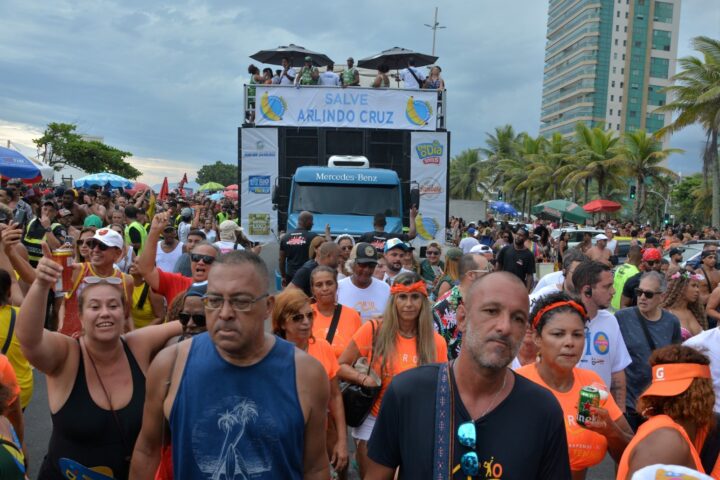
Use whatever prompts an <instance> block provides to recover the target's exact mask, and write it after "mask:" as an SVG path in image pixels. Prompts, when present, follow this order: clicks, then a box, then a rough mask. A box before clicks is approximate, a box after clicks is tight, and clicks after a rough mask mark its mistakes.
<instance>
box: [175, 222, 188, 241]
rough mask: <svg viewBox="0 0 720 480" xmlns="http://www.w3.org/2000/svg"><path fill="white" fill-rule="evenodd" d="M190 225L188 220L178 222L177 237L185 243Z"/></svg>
mask: <svg viewBox="0 0 720 480" xmlns="http://www.w3.org/2000/svg"><path fill="white" fill-rule="evenodd" d="M190 227H191V225H190V224H189V223H188V222H180V223H179V224H178V239H179V240H180V241H181V242H183V243H185V242H187V239H188V238H187V237H188V234H189V233H190Z"/></svg>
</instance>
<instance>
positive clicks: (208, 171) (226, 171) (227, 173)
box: [195, 162, 238, 185]
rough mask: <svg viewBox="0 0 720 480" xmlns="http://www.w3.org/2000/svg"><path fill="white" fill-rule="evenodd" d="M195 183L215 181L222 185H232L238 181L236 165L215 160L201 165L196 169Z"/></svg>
mask: <svg viewBox="0 0 720 480" xmlns="http://www.w3.org/2000/svg"><path fill="white" fill-rule="evenodd" d="M195 181H196V182H197V183H199V184H200V185H202V184H203V183H207V182H217V183H221V184H223V185H232V184H234V183H237V181H238V167H237V165H231V164H229V163H222V162H215V163H213V164H211V165H203V166H202V167H201V168H200V170H198V174H197V180H195Z"/></svg>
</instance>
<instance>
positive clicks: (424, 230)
mask: <svg viewBox="0 0 720 480" xmlns="http://www.w3.org/2000/svg"><path fill="white" fill-rule="evenodd" d="M448 154H449V152H448V134H447V132H412V133H411V134H410V178H411V179H412V180H413V181H416V182H417V183H418V186H419V187H420V208H419V211H418V215H417V217H416V218H415V228H416V229H417V236H416V237H415V240H413V242H412V243H413V245H415V246H416V247H419V246H421V245H427V244H428V243H429V242H431V241H436V242H438V243H439V244H440V245H443V244H444V243H445V225H446V224H447V218H445V212H446V210H447V197H448V194H447V172H448V168H449V167H448Z"/></svg>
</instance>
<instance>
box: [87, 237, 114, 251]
mask: <svg viewBox="0 0 720 480" xmlns="http://www.w3.org/2000/svg"><path fill="white" fill-rule="evenodd" d="M85 246H86V247H88V248H89V249H90V250H92V249H94V248H95V247H98V248H99V249H100V251H101V252H104V251H105V250H107V249H108V248H110V247H108V246H107V245H105V244H104V243H102V242H101V241H99V240H95V239H94V238H88V239H87V240H85Z"/></svg>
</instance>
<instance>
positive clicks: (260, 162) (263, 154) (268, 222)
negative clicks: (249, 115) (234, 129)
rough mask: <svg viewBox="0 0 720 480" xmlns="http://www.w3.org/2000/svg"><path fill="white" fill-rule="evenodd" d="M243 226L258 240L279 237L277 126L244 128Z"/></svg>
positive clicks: (242, 139) (247, 232) (241, 204)
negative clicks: (274, 194) (275, 204)
mask: <svg viewBox="0 0 720 480" xmlns="http://www.w3.org/2000/svg"><path fill="white" fill-rule="evenodd" d="M240 132H241V133H240V135H241V138H240V149H241V153H240V167H241V168H242V175H241V185H240V211H241V212H240V225H241V226H242V227H243V230H244V231H245V235H246V236H247V237H248V238H249V239H250V240H252V241H254V242H261V243H267V242H269V241H271V240H272V239H273V238H275V233H274V232H273V229H274V228H276V226H277V211H276V210H273V208H272V188H273V185H275V179H276V178H277V176H278V131H277V128H243V129H241V131H240Z"/></svg>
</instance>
